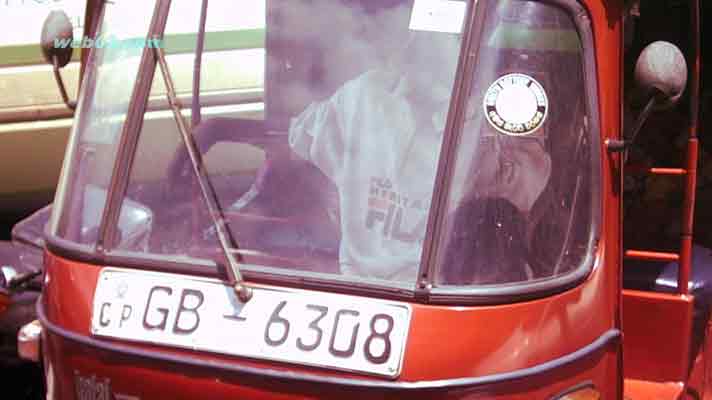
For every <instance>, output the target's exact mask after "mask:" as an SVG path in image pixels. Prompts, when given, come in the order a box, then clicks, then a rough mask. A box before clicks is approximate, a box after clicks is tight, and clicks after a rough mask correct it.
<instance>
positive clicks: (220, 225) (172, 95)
mask: <svg viewBox="0 0 712 400" xmlns="http://www.w3.org/2000/svg"><path fill="white" fill-rule="evenodd" d="M153 50H154V52H155V54H156V59H157V60H158V65H159V66H160V68H161V74H162V75H163V81H164V83H165V85H166V96H167V98H168V104H169V105H170V107H171V111H173V118H174V119H175V121H176V124H178V130H179V131H180V135H181V137H182V138H183V143H184V144H185V149H186V150H187V152H188V158H189V159H190V164H191V166H192V167H193V172H195V176H196V177H197V178H198V184H199V186H200V193H201V194H202V196H203V200H205V204H206V205H207V207H208V211H209V213H210V218H211V219H212V220H213V226H215V231H216V232H217V235H218V240H219V241H220V247H221V248H222V251H223V254H224V255H225V258H227V262H228V265H229V268H228V269H227V272H228V277H229V283H230V285H231V286H232V287H233V288H234V289H235V293H236V294H237V297H238V299H240V301H242V302H243V303H246V302H247V301H249V300H250V298H251V297H252V289H251V288H250V287H248V286H247V285H245V281H244V279H243V278H242V274H241V273H240V268H239V266H238V263H237V259H236V258H235V255H234V254H233V252H232V251H231V250H230V249H231V248H237V245H236V243H235V240H234V238H233V237H232V234H231V233H230V230H229V229H227V227H226V224H225V216H224V215H223V212H222V209H221V208H220V205H219V203H218V198H217V195H216V194H215V189H214V188H213V186H212V184H211V183H210V180H209V179H208V176H207V174H206V172H205V166H204V164H203V160H202V158H201V156H200V152H199V151H198V147H197V146H196V144H195V141H194V140H193V135H191V134H190V131H189V130H188V126H187V124H186V123H185V120H184V119H183V115H182V114H181V105H180V102H179V101H178V96H176V90H175V87H174V85H173V78H171V73H170V71H169V70H168V64H167V63H166V55H165V53H164V51H163V48H161V47H160V46H156V47H154V49H153Z"/></svg>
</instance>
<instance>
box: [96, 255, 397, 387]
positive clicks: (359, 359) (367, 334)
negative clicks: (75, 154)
mask: <svg viewBox="0 0 712 400" xmlns="http://www.w3.org/2000/svg"><path fill="white" fill-rule="evenodd" d="M410 315H411V309H410V307H409V306H408V305H407V304H402V303H397V302H391V301H384V300H375V299H369V298H363V297H356V296H347V295H339V294H331V293H322V292H312V291H306V290H296V289H286V288H264V287H255V288H254V294H253V297H252V299H251V300H250V301H249V302H247V303H241V302H240V301H239V300H237V298H236V296H235V293H234V291H233V290H232V288H230V287H228V286H226V285H224V284H223V283H222V282H220V281H217V280H212V279H207V278H199V277H186V276H184V275H175V274H165V273H158V272H146V271H137V270H125V269H118V268H105V269H103V270H102V272H101V274H100V276H99V280H98V282H97V287H96V292H95V294H94V305H93V313H92V333H93V334H94V335H97V336H104V337H111V338H117V339H124V340H130V341H138V342H147V343H154V344H160V345H170V346H175V347H182V348H189V349H192V350H199V351H207V352H213V353H221V354H228V355H235V356H244V357H250V358H256V359H265V360H273V361H282V362H288V363H295V364H302V365H310V366H317V367H324V368H330V369H337V370H344V371H353V372H361V373H367V374H373V375H379V376H387V377H390V378H395V377H397V376H398V375H399V374H400V370H401V365H402V360H403V353H404V351H405V345H406V339H407V337H408V327H409V325H410Z"/></svg>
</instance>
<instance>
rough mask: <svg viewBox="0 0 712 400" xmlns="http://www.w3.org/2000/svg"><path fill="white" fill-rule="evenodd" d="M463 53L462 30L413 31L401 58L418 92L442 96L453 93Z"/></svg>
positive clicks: (406, 72)
mask: <svg viewBox="0 0 712 400" xmlns="http://www.w3.org/2000/svg"><path fill="white" fill-rule="evenodd" d="M459 55H460V35H459V34H454V33H447V32H429V31H411V32H410V33H409V36H408V42H407V44H406V45H405V47H404V50H403V52H402V54H400V56H399V60H400V61H401V65H402V67H403V71H402V72H403V74H404V75H405V76H406V77H407V78H408V80H409V82H410V83H411V86H412V87H413V89H414V90H415V91H416V92H418V93H419V94H420V95H423V96H430V97H434V98H435V99H436V100H440V98H445V99H447V98H449V97H450V94H451V91H452V86H453V84H454V82H455V71H456V69H457V62H458V57H459Z"/></svg>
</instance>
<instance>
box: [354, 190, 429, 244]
mask: <svg viewBox="0 0 712 400" xmlns="http://www.w3.org/2000/svg"><path fill="white" fill-rule="evenodd" d="M392 187H393V185H392V183H391V181H390V180H389V179H387V178H386V179H384V178H371V184H370V190H369V196H368V212H367V213H366V221H365V224H366V228H367V229H368V230H371V231H376V232H378V231H379V230H380V232H381V234H382V235H383V236H385V237H387V238H389V239H393V240H398V241H401V242H404V243H415V242H422V241H423V239H424V237H425V225H426V223H427V213H426V212H425V211H427V210H428V208H429V206H428V205H427V204H425V203H424V202H423V201H421V200H419V199H410V198H408V197H407V196H404V195H402V194H401V193H398V192H396V191H394V190H392ZM413 217H416V218H417V221H413V220H412V218H413ZM406 227H413V228H411V229H407V228H406Z"/></svg>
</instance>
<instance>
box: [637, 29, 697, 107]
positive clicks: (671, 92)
mask: <svg viewBox="0 0 712 400" xmlns="http://www.w3.org/2000/svg"><path fill="white" fill-rule="evenodd" d="M635 81H636V83H637V85H638V87H639V88H640V89H641V90H642V91H643V92H644V94H645V96H646V97H647V98H648V99H649V98H650V97H654V98H655V102H656V107H658V108H661V107H662V108H665V107H670V106H672V105H674V104H675V103H677V101H678V100H679V99H680V97H681V96H682V94H683V92H684V91H685V86H686V85H687V63H686V62H685V56H683V55H682V52H681V51H680V49H678V48H677V46H675V45H674V44H672V43H670V42H664V41H657V42H653V43H650V44H649V45H648V46H646V47H645V49H643V52H642V53H640V56H639V57H638V61H637V62H636V64H635Z"/></svg>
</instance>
